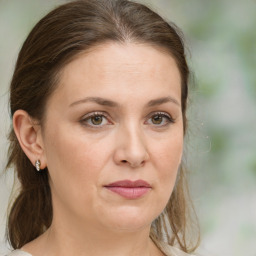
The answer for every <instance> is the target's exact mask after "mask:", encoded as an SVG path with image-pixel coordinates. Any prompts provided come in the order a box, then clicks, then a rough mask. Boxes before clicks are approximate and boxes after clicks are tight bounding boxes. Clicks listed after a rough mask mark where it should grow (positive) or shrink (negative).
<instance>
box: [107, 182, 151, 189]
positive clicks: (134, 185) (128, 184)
mask: <svg viewBox="0 0 256 256" xmlns="http://www.w3.org/2000/svg"><path fill="white" fill-rule="evenodd" d="M105 187H125V188H138V187H144V188H145V187H146V188H151V186H150V184H149V183H148V182H146V181H145V180H135V181H131V180H119V181H115V182H113V183H110V184H108V185H106V186H105Z"/></svg>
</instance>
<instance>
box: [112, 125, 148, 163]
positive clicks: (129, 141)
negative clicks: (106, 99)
mask: <svg viewBox="0 0 256 256" xmlns="http://www.w3.org/2000/svg"><path fill="white" fill-rule="evenodd" d="M117 140H118V148H117V151H118V156H119V157H118V161H119V162H120V161H121V162H123V163H124V162H125V163H126V162H128V163H129V164H130V165H131V166H133V167H135V166H140V165H141V164H142V163H144V162H145V161H146V160H147V158H148V152H147V145H146V139H145V136H144V133H143V129H142V127H141V125H140V124H139V122H136V121H135V120H129V121H128V120H127V122H125V123H123V124H122V125H120V127H119V133H118V138H117Z"/></svg>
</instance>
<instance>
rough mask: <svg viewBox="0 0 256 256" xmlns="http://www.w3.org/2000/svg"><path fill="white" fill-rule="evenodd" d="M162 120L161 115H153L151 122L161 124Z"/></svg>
mask: <svg viewBox="0 0 256 256" xmlns="http://www.w3.org/2000/svg"><path fill="white" fill-rule="evenodd" d="M162 121H163V117H162V116H160V115H155V116H153V117H152V123H153V124H161V123H162Z"/></svg>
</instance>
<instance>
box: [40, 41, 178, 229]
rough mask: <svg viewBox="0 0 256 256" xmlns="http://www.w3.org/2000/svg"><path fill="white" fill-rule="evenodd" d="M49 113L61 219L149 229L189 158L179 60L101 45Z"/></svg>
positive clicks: (67, 70) (85, 57)
mask: <svg viewBox="0 0 256 256" xmlns="http://www.w3.org/2000/svg"><path fill="white" fill-rule="evenodd" d="M46 108H47V110H46V120H45V126H44V130H43V133H42V140H43V148H44V156H43V159H44V161H45V163H46V165H47V167H48V170H49V175H50V186H51V191H52V198H53V208H54V218H55V219H60V220H61V221H62V222H63V221H64V222H65V221H71V220H72V221H73V220H78V221H79V222H80V223H85V224H86V226H87V227H89V226H90V225H91V226H92V227H100V228H104V229H111V230H119V231H122V230H129V231H132V230H138V229H142V228H145V227H149V226H150V224H151V222H152V221H153V220H154V219H155V218H156V217H157V216H158V215H159V214H160V213H161V212H162V211H163V209H164V208H165V206H166V204H167V202H168V199H169V198H170V195H171V193H172V190H173V187H174V184H175V179H176V175H177V170H178V167H179V164H180V162H181V157H182V148H183V120H182V110H181V78H180V74H179V70H178V68H177V65H176V64H175V61H174V59H173V58H172V57H170V55H168V54H166V53H164V52H161V51H160V50H157V49H156V48H153V47H152V46H149V45H145V44H132V43H129V44H124V45H122V44H117V43H105V44H103V45H101V46H97V47H95V48H94V49H93V50H92V51H90V52H89V53H86V54H82V55H80V56H79V57H77V58H76V59H75V60H73V61H72V62H71V63H69V64H68V65H66V66H65V67H64V69H63V71H62V73H61V77H60V82H59V85H58V87H57V89H56V91H55V92H54V93H53V95H52V96H51V97H50V99H49V101H48V103H47V107H46ZM81 221H82V222H81Z"/></svg>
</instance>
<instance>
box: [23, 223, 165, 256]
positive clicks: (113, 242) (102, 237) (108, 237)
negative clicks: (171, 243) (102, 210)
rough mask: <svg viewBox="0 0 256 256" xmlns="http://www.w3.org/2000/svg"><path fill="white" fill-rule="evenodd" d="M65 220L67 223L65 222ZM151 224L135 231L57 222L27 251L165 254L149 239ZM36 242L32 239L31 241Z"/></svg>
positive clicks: (107, 255)
mask: <svg viewBox="0 0 256 256" xmlns="http://www.w3.org/2000/svg"><path fill="white" fill-rule="evenodd" d="M63 223H65V225H63ZM149 231H150V227H145V228H142V229H140V230H136V231H129V232H128V231H122V232H120V231H119V232H115V231H110V230H104V229H99V228H98V229H97V228H95V226H93V227H90V225H88V224H87V225H84V226H82V225H81V223H74V222H73V221H69V222H62V223H61V222H57V221H56V220H55V219H53V222H52V225H51V227H50V228H49V229H48V230H47V231H46V232H45V233H44V234H43V235H42V236H41V237H39V238H38V239H37V240H38V241H37V244H36V246H34V247H30V248H29V247H28V248H26V247H24V250H26V251H28V252H30V253H31V254H32V255H37V256H43V255H47V256H52V255H54V256H59V255H61V256H69V255H79V256H88V255H94V256H102V255H104V256H120V255H122V256H128V255H129V256H131V255H132V256H153V255H154V256H156V255H163V254H162V253H161V252H160V251H159V250H158V249H157V247H156V246H155V245H154V243H153V242H152V241H151V239H150V238H149ZM32 243H33V242H32Z"/></svg>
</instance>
